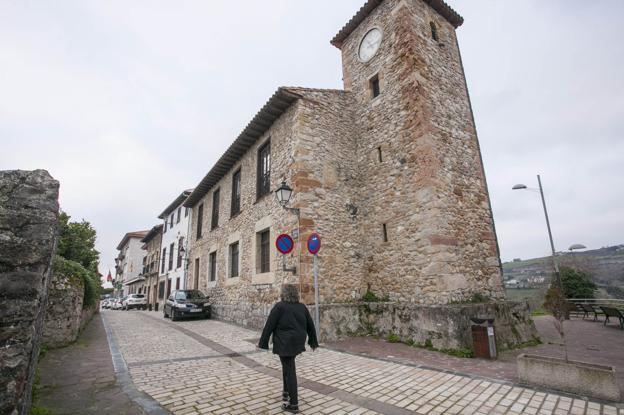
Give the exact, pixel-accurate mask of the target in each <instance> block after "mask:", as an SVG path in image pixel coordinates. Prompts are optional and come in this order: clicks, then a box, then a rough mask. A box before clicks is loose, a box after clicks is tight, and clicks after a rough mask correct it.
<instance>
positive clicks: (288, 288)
mask: <svg viewBox="0 0 624 415" xmlns="http://www.w3.org/2000/svg"><path fill="white" fill-rule="evenodd" d="M282 301H287V302H289V303H298V302H299V290H298V289H297V285H295V284H283V285H282Z"/></svg>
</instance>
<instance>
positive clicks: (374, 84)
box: [370, 75, 381, 98]
mask: <svg viewBox="0 0 624 415" xmlns="http://www.w3.org/2000/svg"><path fill="white" fill-rule="evenodd" d="M370 89H371V95H372V97H373V98H376V97H378V96H379V94H380V93H381V90H380V88H379V75H375V76H373V77H372V78H371V80H370Z"/></svg>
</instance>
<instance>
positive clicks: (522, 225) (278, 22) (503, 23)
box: [0, 0, 624, 273]
mask: <svg viewBox="0 0 624 415" xmlns="http://www.w3.org/2000/svg"><path fill="white" fill-rule="evenodd" d="M448 1H449V3H450V4H451V6H453V7H454V8H455V9H456V10H457V11H458V12H459V13H460V14H462V15H463V16H464V18H465V23H464V26H462V27H460V28H459V29H458V35H459V42H460V47H461V49H462V54H463V58H464V65H465V68H466V73H467V78H468V86H469V89H470V93H471V96H472V102H473V106H474V110H475V117H476V122H477V129H478V131H479V137H480V142H481V148H482V152H483V157H484V162H485V169H486V173H487V178H488V182H489V186H490V193H491V197H492V203H493V208H494V217H495V221H496V226H497V231H498V237H499V243H500V247H501V254H502V258H503V260H509V259H512V258H514V257H522V258H528V257H533V256H540V255H545V254H547V253H548V249H549V248H548V241H547V235H546V228H545V223H544V218H543V214H542V211H541V204H540V201H539V195H538V194H535V193H531V192H526V191H513V192H512V191H511V186H512V185H513V184H515V183H519V182H522V183H525V184H527V185H529V186H533V187H536V186H537V182H536V178H535V175H536V174H537V173H541V174H542V177H543V182H544V186H545V190H546V197H547V203H548V208H549V213H550V215H551V222H552V227H553V232H554V236H555V244H556V246H557V248H558V249H565V248H567V247H568V246H569V245H570V244H572V243H577V242H578V243H583V244H585V245H587V246H588V247H589V248H599V247H601V246H606V245H614V244H619V243H624V208H623V206H624V194H623V189H624V174H623V173H622V170H623V168H624V140H623V139H622V131H624V81H623V79H624V77H623V75H622V74H623V73H624V45H623V40H624V25H622V24H621V22H620V19H621V16H622V15H624V2H622V1H619V0H602V1H584V0H575V1H570V0H565V1H564V0H560V1H555V0H552V1H548V2H544V1H538V0H525V1H511V0H507V1H500V0H497V1H494V0H489V1H485V0H448ZM363 3H364V0H341V1H330V0H315V1H307V2H303V1H288V0H271V1H269V0H265V1H262V2H260V1H251V0H249V1H243V0H236V1H232V0H230V1H225V0H222V1H217V0H211V1H147V0H146V1H126V0H123V1H115V0H113V1H106V2H102V1H69V0H67V1H62V2H35V1H29V0H25V1H11V0H4V1H2V2H0V141H1V143H2V152H0V169H35V168H44V169H47V170H49V171H50V173H51V174H52V175H53V176H54V177H55V178H56V179H58V180H60V182H61V196H60V202H61V207H62V208H63V209H64V210H65V211H67V212H68V213H69V214H71V215H72V216H73V218H74V219H80V218H84V219H86V220H88V221H90V222H91V223H92V224H93V225H94V226H95V227H96V229H97V231H98V249H99V250H100V251H101V253H102V260H101V267H100V268H101V271H102V272H103V273H106V272H108V269H113V264H114V261H113V258H114V256H115V255H116V251H115V247H116V245H117V243H118V242H119V241H120V240H121V238H122V236H123V234H124V233H125V232H126V231H134V230H140V229H148V228H150V227H151V226H152V225H154V224H156V223H157V221H158V219H157V216H158V214H159V213H160V212H161V211H162V209H163V208H164V207H166V206H167V205H168V204H169V203H170V202H171V201H172V200H173V198H175V196H177V194H178V193H179V192H180V191H181V190H182V189H185V188H189V187H193V186H195V185H196V184H197V183H198V182H199V180H200V179H201V178H202V177H203V175H204V174H205V173H206V172H207V171H208V170H209V169H210V167H211V166H212V164H213V163H214V162H215V161H216V159H217V158H218V157H219V156H220V155H221V154H222V153H223V151H225V149H226V148H227V146H228V145H229V144H230V142H231V141H232V140H233V139H234V138H235V137H236V136H237V135H238V133H239V132H240V131H241V130H242V128H243V127H244V126H245V125H246V124H247V122H248V121H249V120H250V119H251V117H252V116H253V115H254V114H255V113H256V111H257V110H258V109H259V108H260V107H261V106H262V104H263V103H264V102H265V101H266V100H267V99H268V97H269V96H270V95H271V94H272V93H273V91H274V90H275V89H276V88H277V87H278V86H280V85H296V86H310V87H327V88H340V87H341V86H342V83H341V66H340V55H339V52H338V50H337V49H335V48H333V47H332V46H330V45H329V39H330V38H331V37H332V36H333V35H334V34H335V33H336V32H337V31H338V30H339V29H340V28H341V27H342V25H343V24H344V23H346V21H347V20H348V19H349V18H350V17H351V16H352V15H353V14H354V13H355V12H356V11H357V9H358V8H359V7H360V6H361V5H362V4H363Z"/></svg>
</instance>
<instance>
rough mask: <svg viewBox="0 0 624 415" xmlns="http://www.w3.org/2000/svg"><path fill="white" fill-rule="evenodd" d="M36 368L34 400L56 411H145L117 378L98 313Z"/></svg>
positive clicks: (86, 414)
mask: <svg viewBox="0 0 624 415" xmlns="http://www.w3.org/2000/svg"><path fill="white" fill-rule="evenodd" d="M38 371H39V374H40V386H39V390H38V392H37V396H38V402H37V404H38V406H40V407H43V408H46V409H48V410H50V411H51V412H52V413H53V414H55V415H65V414H67V415H90V414H93V415H96V414H97V415H101V414H126V415H144V414H146V412H145V411H144V410H143V409H142V408H141V407H140V406H139V405H138V404H137V403H135V402H133V401H132V400H131V399H130V398H129V397H128V395H127V394H126V393H124V392H123V390H122V386H121V385H119V383H118V382H117V381H116V377H115V372H114V368H113V363H112V361H111V354H110V349H109V345H108V342H107V340H106V333H105V331H104V326H103V325H102V320H101V318H100V316H99V315H98V314H96V315H95V316H94V317H93V319H92V320H91V322H90V323H89V324H88V325H87V326H86V328H85V329H84V331H83V332H82V333H81V334H80V336H79V337H78V340H77V341H76V342H75V343H73V344H71V345H69V346H67V347H64V348H61V349H54V350H50V351H48V352H47V353H46V354H45V356H44V357H43V358H42V359H41V360H40V362H39V365H38Z"/></svg>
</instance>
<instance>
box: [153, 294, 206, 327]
mask: <svg viewBox="0 0 624 415" xmlns="http://www.w3.org/2000/svg"><path fill="white" fill-rule="evenodd" d="M163 314H164V317H165V318H167V317H171V321H176V320H179V319H180V318H182V317H196V316H197V317H203V318H210V303H209V302H208V296H206V295H205V294H204V293H202V292H201V291H199V290H176V291H173V292H172V293H171V295H170V296H169V298H167V301H166V302H165V306H164V307H163Z"/></svg>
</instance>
